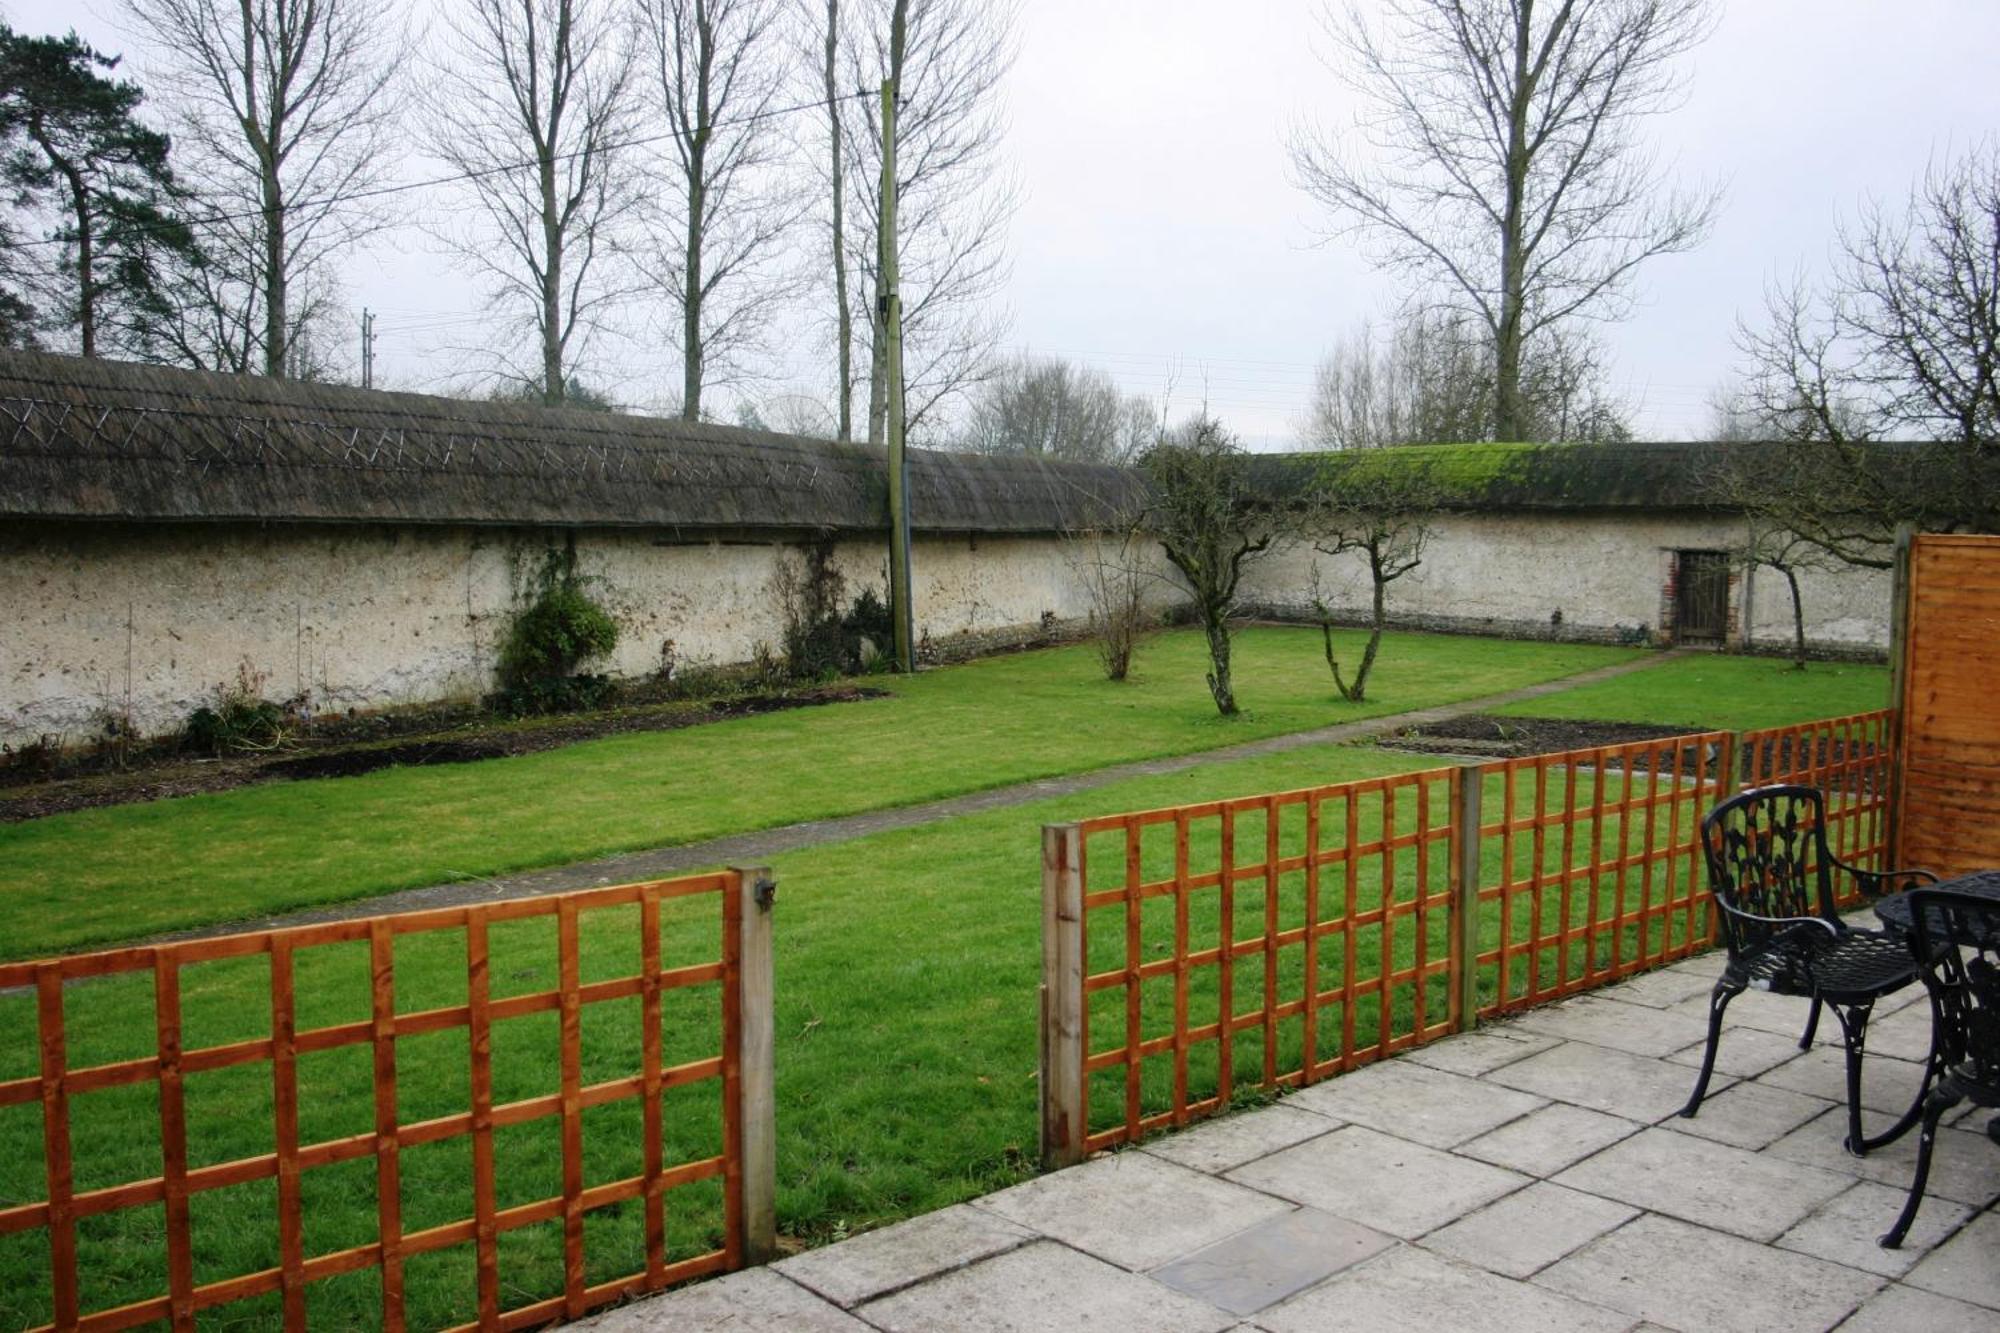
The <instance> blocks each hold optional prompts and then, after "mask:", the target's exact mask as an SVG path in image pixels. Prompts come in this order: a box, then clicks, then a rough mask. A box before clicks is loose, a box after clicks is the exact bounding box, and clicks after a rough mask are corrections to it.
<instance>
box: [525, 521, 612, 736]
mask: <svg viewBox="0 0 2000 1333" xmlns="http://www.w3.org/2000/svg"><path fill="white" fill-rule="evenodd" d="M536 582H537V591H536V593H535V597H534V600H533V601H531V602H529V603H528V604H527V605H526V606H524V607H522V608H521V609H520V610H519V611H518V612H516V613H515V615H514V620H513V623H512V624H511V625H509V626H508V629H507V638H506V640H505V641H504V642H503V643H502V644H501V645H500V660H499V664H498V670H499V676H500V694H499V696H498V699H497V701H496V702H497V703H498V704H499V706H500V707H502V708H504V709H506V710H507V711H509V712H513V713H551V712H562V711H566V710H569V709H576V708H593V707H596V706H597V705H599V704H601V703H603V702H604V701H605V700H606V699H607V698H608V697H609V696H610V693H611V682H610V680H609V679H608V678H607V677H605V676H601V675H589V674H584V673H582V672H580V671H579V668H581V667H582V666H583V665H584V664H586V663H588V662H591V661H594V660H596V659H598V658H601V657H603V656H604V655H605V654H607V653H609V652H610V651H611V650H612V649H613V648H616V647H617V646H618V622H617V621H616V620H615V619H613V618H612V616H611V613H610V612H609V611H607V610H605V609H604V607H603V606H602V605H600V604H599V603H598V602H597V600H596V599H595V598H593V597H592V596H591V595H590V592H589V591H588V589H587V587H586V586H585V580H584V578H583V577H582V576H581V575H579V574H578V573H577V572H576V556H575V554H574V553H573V552H568V551H563V552H556V551H551V552H549V553H548V555H547V556H546V557H545V558H544V559H543V561H542V568H541V571H540V573H539V574H538V576H537V579H536Z"/></svg>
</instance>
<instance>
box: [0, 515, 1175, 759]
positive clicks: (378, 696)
mask: <svg viewBox="0 0 2000 1333" xmlns="http://www.w3.org/2000/svg"><path fill="white" fill-rule="evenodd" d="M567 539H568V538H567V536H566V534H565V533H563V532H561V531H553V532H551V531H537V530H529V529H490V528H469V527H468V528H449V527H415V526H412V527H387V526H363V525H355V526H330V525H283V526H278V525H269V526H252V525H238V524H205V525H187V524H109V523H49V522H39V521H36V522H11V523H8V524H6V525H4V529H0V608H4V613H3V614H4V617H5V623H6V631H5V634H4V636H0V743H7V744H16V745H18V744H20V743H22V742H24V741H32V740H34V739H35V738H36V737H38V736H41V735H44V734H52V735H61V736H66V737H67V738H68V739H69V740H70V741H72V742H74V741H80V740H83V739H87V738H88V737H90V736H91V735H94V734H96V733H97V732H98V731H99V730H101V728H102V726H103V724H104V721H105V719H106V717H107V716H109V715H117V714H125V713H127V712H128V711H129V715H130V716H131V718H132V721H133V723H134V725H136V726H137V727H138V729H139V730H141V731H142V732H153V731H158V730H162V729H165V728H168V727H172V726H176V725H178V724H179V723H180V722H181V721H182V720H184V719H185V717H186V715H187V714H188V712H189V711H190V710H191V709H193V708H194V707H196V706H197V705H198V704H200V703H202V702H205V701H207V700H209V699H210V698H212V696H213V694H214V691H215V689H216V687H217V686H218V685H221V684H224V683H234V682H235V681H237V679H238V677H239V675H242V676H244V677H245V678H246V679H247V680H249V681H250V682H251V683H252V684H253V686H254V687H255V688H256V689H257V690H258V692H259V693H261V694H262V695H264V696H265V697H268V698H275V699H287V698H302V699H304V700H305V702H306V704H307V706H308V707H310V708H312V709H314V710H316V711H325V710H329V709H332V710H344V709H350V708H352V709H369V708H381V707H386V706H389V705H394V704H402V703H415V702H424V701H432V700H438V699H448V698H454V697H468V696H476V695H478V694H480V693H482V692H484V691H486V690H488V689H490V688H491V687H492V663H493V653H494V648H495V644H496V641H497V639H498V637H499V636H500V635H501V634H502V633H504V631H505V627H506V624H507V620H508V617H509V615H510V614H511V612H512V611H513V610H514V608H515V607H516V605H518V597H519V595H520V590H522V589H523V588H525V587H526V586H527V584H528V582H529V580H530V579H531V576H532V574H533V572H534V571H535V569H536V568H537V567H538V564H539V562H540V560H541V558H542V556H543V553H544V552H546V551H547V550H549V549H551V548H552V547H560V546H561V545H562V544H563V543H564V541H565V540H567ZM574 540H575V542H576V552H577V561H578V566H579V568H580V569H581V570H582V571H583V572H584V573H585V574H587V575H590V576H593V577H595V578H596V579H598V580H600V582H599V585H598V587H599V591H600V594H601V595H602V597H603V599H604V601H605V602H606V604H607V605H608V606H609V607H610V608H611V609H612V610H613V611H614V612H615V613H616V615H617V616H618V619H619V622H620V626H621V630H622V633H621V639H620V644H619V648H618V652H617V656H616V659H615V660H614V661H613V662H611V663H610V664H609V670H610V671H611V672H612V673H613V674H618V675H628V676H632V675H641V674H644V673H647V672H651V671H655V670H657V669H658V668H659V667H660V664H661V659H662V649H663V647H664V646H665V644H666V643H667V641H669V640H672V642H673V645H674V649H673V651H674V657H675V660H676V661H677V662H679V663H682V664H690V663H713V664H728V663H738V662H744V661H747V660H749V659H750V658H751V656H752V655H753V654H754V652H755V649H756V646H757V645H758V644H759V643H769V644H773V645H775V644H777V643H778V642H779V640H780V638H781V636H782V614H781V612H780V610H779V606H778V600H777V597H776V595H775V593H774V591H773V576H774V575H775V573H776V572H777V567H778V561H779V560H780V559H781V558H783V559H789V560H792V561H794V562H797V560H798V548H797V547H796V546H795V545H789V544H784V543H782V542H777V541H775V540H773V539H769V538H767V537H765V536H764V535H760V534H751V533H740V534H732V535H731V537H730V538H729V539H728V540H713V541H710V540H691V539H689V538H687V537H685V536H682V535H678V534H671V533H663V532H659V531H645V530H621V529H597V530H585V531H581V532H578V533H577V534H575V538H574ZM913 564H914V568H915V571H916V579H917V589H916V591H917V602H916V605H917V607H918V615H917V630H918V633H919V635H920V636H921V635H924V634H928V635H929V636H930V637H931V639H932V640H933V642H934V643H937V644H938V645H939V646H940V647H941V648H944V649H947V650H949V648H950V647H951V645H952V641H953V640H954V639H962V638H964V637H965V636H973V637H981V636H993V635H997V634H1002V633H1004V632H1005V631H1009V630H1030V629H1036V628H1039V627H1040V625H1041V624H1042V623H1043V621H1044V618H1045V617H1053V618H1055V619H1056V620H1058V621H1076V620H1080V619H1083V618H1084V617H1086V616H1087V615H1088V612H1089V605H1088V601H1087V598H1086V594H1085V590H1084V587H1083V584H1082V580H1081V579H1080V577H1079V572H1078V570H1077V569H1075V568H1074V567H1073V556H1072V554H1071V553H1070V552H1069V551H1068V550H1067V549H1066V548H1065V547H1064V545H1063V544H1062V543H1061V542H1060V541H1058V540H1056V539H1054V538H992V537H979V538H965V537H959V538H920V539H919V540H918V542H917V544H916V549H915V552H914V560H913ZM835 565H836V567H837V568H838V569H839V570H840V571H841V573H842V575H843V576H844V578H845V580H846V584H847V595H848V597H849V598H852V597H853V596H855V595H857V594H858V593H859V592H860V591H861V589H862V588H863V587H865V586H868V585H870V584H872V585H874V586H875V587H877V588H878V589H880V588H881V587H882V584H883V582H884V575H883V569H884V554H883V552H882V551H881V550H880V548H879V547H878V546H877V545H876V544H874V543H852V542H850V543H844V544H841V545H840V546H838V547H836V549H835ZM1162 586H1163V587H1164V585H1162Z"/></svg>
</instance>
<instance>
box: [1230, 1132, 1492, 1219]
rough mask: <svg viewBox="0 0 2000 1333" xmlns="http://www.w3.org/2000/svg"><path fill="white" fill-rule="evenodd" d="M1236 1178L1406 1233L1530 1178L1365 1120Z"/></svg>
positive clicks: (1266, 1159) (1243, 1169) (1251, 1166)
mask: <svg viewBox="0 0 2000 1333" xmlns="http://www.w3.org/2000/svg"><path fill="white" fill-rule="evenodd" d="M1229 1179H1231V1180H1235V1181H1241V1182H1243V1183H1244V1184H1246V1185H1251V1186H1254V1187H1255V1188H1257V1189H1260V1190H1267V1191H1269V1192H1270V1193H1272V1194H1276V1195H1279V1196H1280V1197H1282V1198H1287V1199H1291V1200H1294V1201H1295V1202H1298V1203H1302V1204H1305V1205H1307V1206H1308V1207H1312V1208H1318V1209H1321V1210H1323V1211H1325V1212H1329V1213H1333V1214H1336V1215H1337V1216H1340V1217H1344V1218H1347V1219H1348V1220H1349V1221H1352V1222H1359V1223H1361V1224H1362V1225H1363V1226H1369V1227H1373V1228H1375V1229H1376V1230H1378V1231H1386V1232H1388V1233H1390V1234H1391V1235H1394V1236H1401V1237H1403V1238H1404V1239H1406V1240H1408V1239H1414V1238H1415V1237H1417V1236H1421V1235H1423V1234H1424V1233H1425V1232H1427V1231H1433V1230H1436V1229H1437V1228H1438V1227H1441V1226H1443V1225H1445V1224H1446V1223H1447V1222H1450V1221H1452V1220H1453V1219H1454V1218H1457V1217H1459V1216H1461V1215H1463V1214H1465V1213H1467V1212H1470V1211H1471V1210H1473V1209H1475V1208H1478V1207H1480V1206H1481V1205H1483V1204H1487V1203H1491V1202H1492V1201H1493V1200H1495V1199H1497V1198H1499V1197H1500V1196H1501V1195H1503V1194H1511V1193H1512V1192H1513V1191H1515V1190H1516V1189H1519V1188H1520V1187H1521V1186H1523V1185H1526V1184H1527V1183H1528V1177H1526V1176H1524V1175H1521V1174H1519V1173H1518V1172H1514V1171H1507V1170H1504V1169H1502V1168H1500V1167H1497V1166H1489V1165H1487V1164H1486V1163H1484V1162H1475V1161H1472V1160H1470V1159H1468V1158H1464V1157H1455V1156H1452V1155H1451V1154H1449V1153H1443V1152H1439V1151H1438V1150H1437V1149H1435V1148H1426V1147H1424V1146H1423V1145H1421V1144H1417V1143H1411V1142H1409V1141H1408V1140H1406V1139H1399V1138H1395V1137H1393V1136H1391V1135H1388V1134H1382V1133H1379V1132H1377V1131H1375V1130H1372V1129H1369V1128H1367V1127H1365V1126H1362V1125H1349V1126H1348V1127H1347V1128H1345V1129H1337V1130H1335V1131H1334V1132H1333V1133H1331V1134H1327V1135H1323V1136H1321V1137H1320V1138H1316V1139H1312V1140H1309V1141H1308V1142H1305V1143H1301V1144H1299V1145H1298V1146H1297V1147H1295V1148H1287V1149H1285V1150H1284V1151H1282V1152H1277V1153H1273V1154H1271V1155H1270V1156H1269V1157H1263V1158H1259V1159H1258V1160H1257V1161H1254V1162H1252V1163H1250V1164H1249V1165H1248V1166H1243V1167H1238V1168H1237V1169H1236V1170H1234V1171H1232V1172H1230V1173H1229Z"/></svg>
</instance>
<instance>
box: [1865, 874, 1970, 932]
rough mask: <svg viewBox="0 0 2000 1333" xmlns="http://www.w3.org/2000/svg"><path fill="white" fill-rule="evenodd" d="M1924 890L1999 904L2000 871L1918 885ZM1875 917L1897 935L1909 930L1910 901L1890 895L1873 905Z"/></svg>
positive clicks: (1905, 895)
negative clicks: (1935, 890)
mask: <svg viewBox="0 0 2000 1333" xmlns="http://www.w3.org/2000/svg"><path fill="white" fill-rule="evenodd" d="M1917 887H1918V888H1924V889H1950V890H1952V891H1953V892H1955V893H1969V894H1974V895H1976V896H1978V897H1981V898H1991V899H1993V900H1994V901H1996V902H2000V870H1975V871H1973V872H1972V873H1971V874H1969V875H1960V876H1958V877H1957V878H1956V879H1947V880H1940V881H1939V882H1938V883H1936V884H1920V885H1918V886H1917ZM1875 915H1876V917H1877V918H1878V919H1880V921H1881V922H1882V924H1883V925H1885V926H1887V927H1888V928H1889V929H1890V930H1892V931H1895V932H1897V933H1899V934H1903V933H1908V931H1909V929H1910V899H1909V896H1908V894H1906V893H1897V894H1891V895H1890V896H1889V897H1887V898H1883V899H1881V900H1879V901H1878V902H1877V903H1876V904H1875Z"/></svg>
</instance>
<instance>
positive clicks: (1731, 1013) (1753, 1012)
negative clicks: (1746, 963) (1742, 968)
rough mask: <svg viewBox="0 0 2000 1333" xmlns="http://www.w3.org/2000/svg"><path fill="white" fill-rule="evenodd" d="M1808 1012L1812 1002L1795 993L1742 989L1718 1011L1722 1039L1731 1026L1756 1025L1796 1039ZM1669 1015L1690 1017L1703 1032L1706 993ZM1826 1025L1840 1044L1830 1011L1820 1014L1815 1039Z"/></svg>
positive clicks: (1821, 1035)
mask: <svg viewBox="0 0 2000 1333" xmlns="http://www.w3.org/2000/svg"><path fill="white" fill-rule="evenodd" d="M1811 1011H1812V1003H1811V1002H1810V1001H1809V1000H1806V999H1803V998H1801V997H1800V996H1796V995H1773V994H1771V993H1770V992H1768V991H1754V990H1753V991H1745V992H1744V993H1743V994H1741V995H1738V996H1737V997H1736V998H1735V999H1733V1000H1731V1001H1730V1002H1729V1007H1728V1008H1727V1009H1725V1010H1723V1011H1722V1026H1723V1031H1724V1033H1725V1035H1724V1037H1723V1041H1724V1042H1727V1041H1728V1040H1729V1038H1728V1036H1727V1035H1726V1034H1727V1032H1728V1030H1729V1029H1731V1028H1756V1029H1758V1030H1759V1031H1761V1032H1771V1033H1775V1034H1777V1035H1778V1036H1781V1037H1786V1036H1788V1037H1790V1038H1791V1039H1792V1040H1793V1041H1794V1042H1796V1041H1797V1040H1798V1039H1799V1037H1800V1036H1801V1035H1802V1034H1803V1033H1804V1032H1805V1030H1806V1015H1807V1014H1808V1013H1810V1012H1811ZM1667 1012H1668V1013H1670V1014H1679V1015H1681V1016H1682V1017H1684V1018H1691V1019H1694V1020H1695V1021H1696V1022H1698V1023H1700V1024H1701V1025H1702V1032H1703V1033H1704V1034H1706V1033H1707V1031H1708V995H1707V993H1706V992H1704V993H1701V994H1698V995H1690V996H1689V997H1688V998H1687V999H1685V1000H1682V1001H1681V1002H1680V1003H1679V1004H1676V1005H1672V1006H1670V1007H1669V1008H1668V1009H1667ZM1828 1024H1832V1025H1833V1032H1832V1038H1833V1044H1834V1045H1836V1046H1838V1045H1839V1044H1840V1032H1839V1029H1840V1025H1839V1024H1838V1023H1836V1022H1834V1018H1833V1015H1832V1014H1822V1015H1820V1025H1819V1040H1821V1041H1824V1040H1826V1039H1827V1036H1828V1027H1827V1025H1828Z"/></svg>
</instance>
